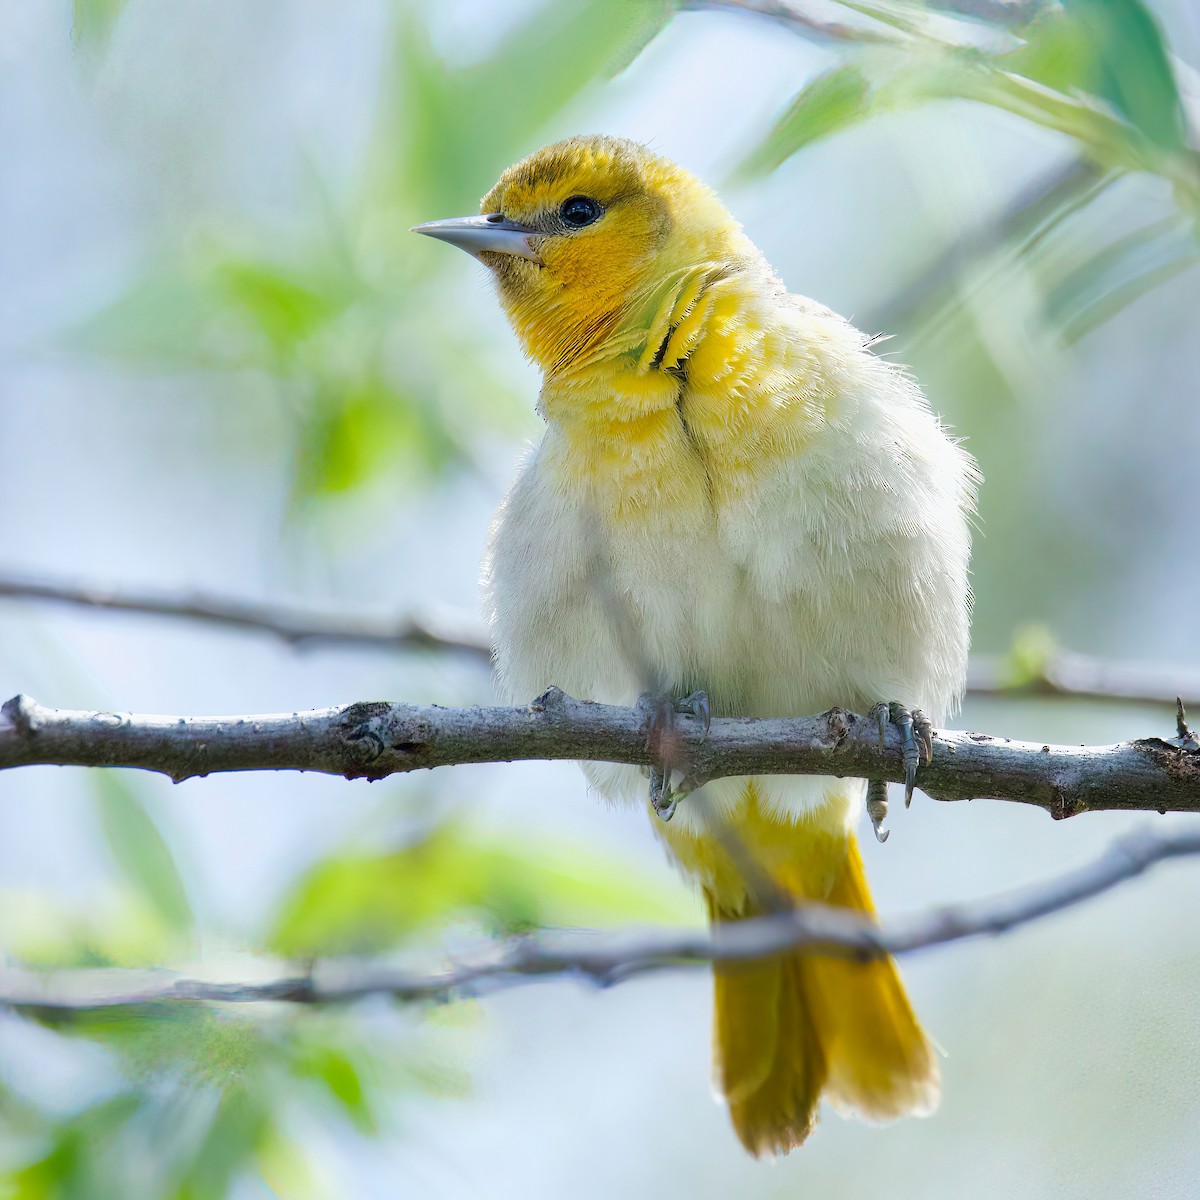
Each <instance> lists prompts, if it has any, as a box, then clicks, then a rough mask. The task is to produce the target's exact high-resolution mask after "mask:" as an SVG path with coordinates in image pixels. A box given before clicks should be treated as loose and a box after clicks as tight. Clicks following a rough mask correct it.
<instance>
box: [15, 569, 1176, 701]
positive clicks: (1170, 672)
mask: <svg viewBox="0 0 1200 1200" xmlns="http://www.w3.org/2000/svg"><path fill="white" fill-rule="evenodd" d="M0 599H9V600H16V601H32V602H34V603H49V604H59V605H64V606H67V607H73V608H85V609H90V610H93V611H98V612H116V613H134V614H140V615H145V616H155V617H165V618H170V619H176V620H185V621H191V622H196V623H199V624H201V625H215V626H220V627H224V628H230V629H239V630H243V631H245V632H248V633H259V634H266V635H267V636H269V637H275V638H278V639H280V640H281V641H283V642H284V643H285V644H287V645H289V646H295V647H305V648H307V647H311V646H321V645H324V646H359V647H366V648H369V649H372V650H382V651H387V652H409V651H438V652H446V653H451V654H461V655H464V656H465V657H467V658H468V659H469V660H472V661H474V662H477V663H479V664H480V665H484V666H490V664H491V654H490V651H489V649H488V644H487V638H486V636H485V634H484V632H483V630H482V629H480V628H479V627H478V626H477V625H476V624H475V623H474V622H472V620H471V619H470V618H469V617H466V616H463V615H461V614H445V613H443V614H441V615H439V616H437V617H428V616H426V617H415V616H402V617H393V618H390V619H389V618H373V617H369V616H365V615H354V614H350V615H345V614H338V613H331V612H317V611H313V610H311V609H310V610H304V609H300V608H296V607H292V606H288V605H286V604H277V603H262V602H258V601H253V600H243V599H239V598H236V597H221V596H211V595H204V594H194V595H175V594H171V593H166V592H137V591H132V590H128V589H121V588H113V587H107V586H102V585H99V584H86V583H71V582H64V581H54V580H47V579H36V578H33V577H32V576H23V575H0ZM967 694H968V695H969V696H986V697H1026V696H1046V697H1050V696H1055V697H1060V698H1069V699H1078V700H1089V701H1100V702H1104V701H1116V702H1119V703H1125V704H1152V705H1156V706H1162V705H1163V704H1166V703H1168V702H1169V701H1170V699H1171V697H1173V696H1176V695H1180V696H1182V697H1183V700H1184V702H1185V703H1187V704H1197V705H1200V677H1197V675H1196V674H1195V673H1194V672H1191V673H1189V672H1186V671H1183V670H1181V669H1179V668H1176V667H1154V666H1149V665H1139V664H1133V663H1111V662H1105V661H1104V660H1102V659H1098V658H1091V657H1089V656H1087V655H1083V654H1072V653H1068V652H1067V651H1055V652H1054V653H1052V654H1049V655H1047V657H1046V659H1045V661H1044V662H1042V663H1041V664H1039V665H1038V669H1037V670H1036V671H1035V672H1033V673H1032V674H1026V675H1023V676H1022V677H1021V678H1020V679H1017V680H1014V679H1012V678H1011V677H1010V672H1009V669H1008V666H1007V664H1006V662H1005V660H1004V659H1002V658H986V657H982V658H976V659H973V660H972V662H971V670H970V673H969V675H968V678H967Z"/></svg>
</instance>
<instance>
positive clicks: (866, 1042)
mask: <svg viewBox="0 0 1200 1200" xmlns="http://www.w3.org/2000/svg"><path fill="white" fill-rule="evenodd" d="M838 840H839V841H840V839H838ZM826 845H827V846H828V845H829V843H828V842H826ZM839 849H840V847H839ZM822 857H824V855H822ZM839 857H840V855H839ZM831 867H832V869H831V870H830V872H829V875H828V876H826V880H825V881H823V882H820V881H816V886H814V882H815V881H814V880H813V878H812V877H811V859H810V861H809V862H808V863H804V864H792V865H788V864H786V863H780V862H778V860H777V863H776V864H775V865H774V866H773V868H772V870H771V875H772V876H773V877H774V878H775V879H776V881H777V883H778V884H779V885H780V886H782V887H784V888H785V889H786V890H787V891H788V892H789V893H790V894H791V895H793V896H794V897H795V898H796V899H798V900H804V899H819V900H823V901H825V902H826V903H829V904H836V905H840V906H842V907H845V908H853V909H856V910H857V911H859V912H865V913H873V912H874V911H875V910H874V906H873V905H872V903H871V896H870V893H869V892H868V891H867V882H866V878H865V877H864V875H863V864H862V856H861V855H860V853H859V849H858V842H857V841H856V839H855V837H854V835H853V834H850V835H849V838H848V841H847V842H846V843H845V854H844V858H842V861H841V863H840V865H838V864H837V863H836V861H835V862H834V863H833V864H831ZM829 876H832V886H831V887H829V889H828V890H826V887H827V886H828V879H829ZM806 877H807V878H806ZM822 893H824V894H822ZM705 898H706V900H707V902H708V909H709V916H710V918H711V919H712V920H713V921H727V920H740V919H742V918H744V917H750V916H753V915H755V910H754V909H753V905H752V904H749V903H748V902H747V901H746V900H745V894H744V892H743V893H742V895H741V896H740V897H739V898H738V900H739V903H737V905H736V908H731V907H730V906H729V905H727V904H723V903H722V901H721V898H720V896H719V895H717V894H716V892H715V891H713V890H710V888H709V887H708V886H707V885H706V886H705ZM715 982H716V1003H715V1018H714V1030H713V1033H714V1043H715V1049H716V1065H717V1079H718V1082H719V1084H720V1086H721V1090H722V1091H723V1092H724V1094H725V1098H726V1100H727V1102H728V1104H729V1114H730V1116H731V1117H732V1119H733V1126H734V1129H735V1130H736V1131H737V1135H738V1137H739V1138H741V1140H742V1144H743V1145H744V1146H745V1147H746V1149H747V1150H749V1151H750V1152H751V1153H752V1154H770V1153H786V1152H787V1151H788V1150H790V1149H792V1148H793V1147H794V1146H798V1145H799V1144H800V1143H801V1142H803V1141H804V1139H805V1138H806V1137H807V1136H808V1133H809V1131H810V1130H811V1129H812V1127H813V1124H814V1122H815V1121H816V1116H817V1103H818V1101H819V1100H820V1097H821V1095H822V1093H824V1094H825V1095H826V1096H827V1097H828V1099H829V1100H830V1101H831V1102H832V1103H833V1105H834V1106H835V1107H836V1108H837V1109H838V1110H839V1111H842V1112H846V1113H853V1114H855V1115H857V1116H861V1117H864V1118H866V1119H868V1120H875V1121H886V1120H890V1119H891V1118H893V1117H899V1116H904V1115H909V1114H911V1115H918V1114H923V1113H928V1112H930V1111H931V1110H932V1109H933V1108H934V1107H935V1106H936V1104H937V1101H938V1089H939V1082H938V1065H937V1060H936V1059H935V1057H934V1053H933V1049H932V1047H931V1046H930V1044H929V1042H928V1040H927V1039H926V1037H925V1034H924V1032H923V1031H922V1029H921V1027H920V1025H918V1024H917V1019H916V1017H915V1016H914V1015H913V1011H912V1008H911V1006H910V1005H909V1002H908V997H907V996H906V995H905V993H904V985H903V984H902V983H901V981H900V975H899V972H898V971H897V970H896V965H895V963H894V962H893V961H892V960H891V959H890V958H885V959H876V960H873V961H871V962H865V963H860V962H852V961H850V960H848V959H841V958H833V957H828V956H822V955H816V954H802V953H797V954H788V955H783V956H780V957H778V958H774V959H771V960H769V961H766V962H757V963H742V964H720V965H718V967H717V970H716V975H715Z"/></svg>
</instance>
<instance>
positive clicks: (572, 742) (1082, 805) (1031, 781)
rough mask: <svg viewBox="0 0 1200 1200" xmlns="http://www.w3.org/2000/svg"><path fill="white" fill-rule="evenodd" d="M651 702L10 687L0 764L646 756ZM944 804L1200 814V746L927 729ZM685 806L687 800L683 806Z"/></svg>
mask: <svg viewBox="0 0 1200 1200" xmlns="http://www.w3.org/2000/svg"><path fill="white" fill-rule="evenodd" d="M651 717H652V714H651V713H649V712H648V711H646V710H643V709H635V708H618V707H615V706H613V705H607V704H593V703H589V702H586V701H581V700H575V699H573V698H572V697H570V696H567V695H565V694H564V693H563V692H561V691H559V690H558V689H557V688H551V689H550V690H549V691H548V692H546V693H545V694H544V695H543V696H540V697H538V699H537V700H535V701H534V702H533V703H532V704H530V705H529V706H528V707H526V708H501V707H486V708H485V707H480V708H442V707H440V706H438V705H428V706H419V705H413V704H393V703H388V702H385V701H375V702H364V703H358V704H350V705H346V706H344V707H341V708H325V709H314V710H311V711H308V712H300V713H291V714H270V715H260V716H234V717H177V716H139V715H131V714H125V713H112V712H87V711H74V710H70V709H54V708H46V707H44V706H42V705H40V704H38V703H37V702H36V701H34V700H31V699H30V698H29V697H26V696H16V697H14V698H13V699H12V700H9V701H8V702H7V703H6V704H5V705H4V706H3V708H0V769H4V768H8V767H20V766H33V765H38V764H43V765H44V764H55V765H60V766H90V767H133V768H138V769H142V770H148V771H158V772H161V773H162V774H165V775H168V776H170V777H171V778H172V779H174V780H175V781H176V782H181V781H182V780H185V779H189V778H192V777H194V776H203V775H209V774H213V773H216V772H222V771H288V770H290V771H318V772H322V773H324V774H328V775H341V776H344V777H345V778H347V779H384V778H386V777H387V776H389V775H395V774H400V773H403V772H407V771H417V770H424V769H428V768H432V767H444V766H452V765H456V764H465V763H486V762H510V761H513V760H517V759H583V760H591V761H601V762H622V763H633V764H638V765H641V766H647V767H649V766H652V765H654V764H655V763H656V761H657V760H656V756H655V754H654V753H653V752H652V750H651V748H650V747H651V742H652V740H653V739H652V738H651V736H650V720H651ZM676 728H677V735H678V738H679V753H678V755H677V756H675V761H676V762H677V763H679V764H681V765H685V766H686V770H687V773H688V775H689V776H691V778H692V779H693V780H694V781H696V782H703V781H705V780H709V779H716V778H720V777H723V776H731V775H781V774H782V775H836V776H842V777H855V778H868V779H886V780H889V781H891V782H900V781H902V780H903V778H904V769H903V765H902V762H901V751H900V741H899V735H898V734H897V732H896V730H895V729H892V728H889V729H887V730H886V731H885V733H884V736H883V738H882V739H881V737H880V734H879V730H878V726H877V725H876V723H875V722H874V721H872V720H870V719H868V718H865V717H862V716H859V715H857V714H855V713H850V712H845V711H843V710H841V709H836V708H835V709H831V710H830V711H829V712H827V713H823V714H821V715H820V716H816V717H799V718H794V719H782V718H738V717H725V718H718V719H715V720H714V721H713V722H712V726H711V729H710V730H709V732H708V734H707V736H705V735H704V732H703V726H702V723H701V721H700V720H699V719H697V718H695V717H691V716H686V715H681V716H679V717H678V718H677V725H676ZM917 783H918V785H919V786H920V787H921V789H922V790H923V791H924V792H925V793H926V794H927V795H929V796H931V797H933V798H934V799H936V800H970V799H974V798H977V797H994V798H997V799H1004V800H1012V801H1016V802H1018V803H1022V804H1032V805H1036V806H1037V807H1040V808H1044V809H1045V810H1046V811H1047V812H1049V813H1050V814H1051V815H1052V816H1054V817H1056V818H1063V817H1069V816H1074V815H1076V814H1078V813H1082V812H1095V811H1103V810H1133V811H1157V812H1198V811H1200V742H1197V740H1196V738H1195V735H1192V734H1190V733H1189V732H1188V731H1187V730H1186V727H1185V726H1184V725H1183V722H1182V720H1181V721H1180V727H1179V731H1178V736H1177V737H1176V738H1174V739H1163V738H1141V739H1138V740H1136V741H1130V742H1122V743H1119V744H1116V745H1109V746H1079V747H1075V746H1052V745H1049V744H1037V743H1032V742H1018V741H1014V740H1012V739H1010V738H1001V737H993V736H991V735H989V734H983V733H967V732H960V731H956V730H945V731H942V732H940V733H937V734H935V735H934V739H933V760H932V762H931V763H929V764H927V765H923V766H922V767H921V768H920V770H919V773H918V776H917ZM683 803H685V804H686V803H687V801H686V800H684V801H683Z"/></svg>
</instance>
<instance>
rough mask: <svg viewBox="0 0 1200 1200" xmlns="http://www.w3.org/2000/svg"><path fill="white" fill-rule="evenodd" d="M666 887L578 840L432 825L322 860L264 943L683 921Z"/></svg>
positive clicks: (300, 945) (313, 945)
mask: <svg viewBox="0 0 1200 1200" xmlns="http://www.w3.org/2000/svg"><path fill="white" fill-rule="evenodd" d="M688 911H689V909H688V906H687V905H686V904H685V903H684V902H683V901H682V898H681V895H680V894H679V893H676V892H675V891H674V889H672V890H671V891H669V892H668V891H665V890H664V889H661V888H658V887H655V886H653V885H651V884H649V883H647V882H645V881H644V880H642V879H641V878H640V877H639V876H638V875H637V874H636V873H634V872H631V871H630V870H629V867H628V866H627V865H626V864H623V863H621V862H614V861H612V860H610V859H607V858H605V857H603V856H600V855H596V854H594V853H592V852H590V851H588V850H586V849H583V848H581V847H577V846H565V845H561V844H554V843H549V842H542V841H530V840H529V839H523V840H522V841H521V842H510V841H508V840H507V839H504V838H501V837H492V838H481V837H479V836H472V835H469V834H467V833H465V832H464V831H462V830H461V829H459V828H458V827H457V826H455V825H444V826H439V827H437V828H435V829H433V830H431V831H429V832H428V833H426V834H425V835H423V836H422V837H421V838H419V839H418V840H417V841H415V842H414V843H412V844H411V845H408V846H405V847H404V848H402V849H400V850H397V851H394V852H392V853H390V854H383V855H354V854H347V855H344V856H340V857H337V858H332V859H327V860H325V861H324V862H322V863H320V864H318V865H317V866H316V867H315V868H314V869H313V870H312V871H311V872H310V873H309V874H308V875H307V876H306V877H304V878H303V879H302V880H301V881H300V883H299V884H298V885H297V887H296V888H295V889H294V890H293V891H292V893H291V895H290V896H288V897H287V899H286V900H285V902H284V904H283V906H282V908H281V910H280V912H279V914H278V917H277V919H276V921H275V926H274V930H273V932H272V933H271V935H270V944H271V946H272V947H273V948H274V949H276V950H277V951H279V952H280V953H282V954H284V955H288V956H293V957H300V956H308V955H319V954H334V953H368V952H371V951H377V950H381V949H384V948H387V947H389V946H393V945H396V944H398V943H400V942H403V941H404V940H406V939H408V938H410V937H412V936H413V935H414V934H416V933H419V932H428V931H436V930H437V929H438V928H440V927H441V926H443V925H445V924H446V923H447V922H448V921H450V920H451V919H454V918H460V917H463V916H474V917H476V918H478V919H483V920H484V921H485V923H487V924H489V925H491V926H492V927H494V928H497V929H499V930H506V931H507V930H516V929H528V928H531V927H534V926H537V925H548V924H599V923H604V922H610V921H617V920H623V919H640V920H646V921H651V920H671V919H675V920H680V919H685V917H686V914H687V913H688Z"/></svg>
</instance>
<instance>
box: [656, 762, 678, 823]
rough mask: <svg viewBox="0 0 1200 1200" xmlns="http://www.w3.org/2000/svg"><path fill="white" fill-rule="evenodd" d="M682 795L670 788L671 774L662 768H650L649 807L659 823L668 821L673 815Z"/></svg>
mask: <svg viewBox="0 0 1200 1200" xmlns="http://www.w3.org/2000/svg"><path fill="white" fill-rule="evenodd" d="M682 798H683V797H682V794H681V793H679V792H676V791H673V790H672V788H671V772H670V770H669V769H664V768H663V767H651V768H650V805H651V807H652V808H653V809H654V811H655V813H656V814H657V816H658V818H659V820H660V821H663V822H666V821H669V820H670V819H671V818H672V817H673V816H674V815H675V809H676V808H677V807H678V806H679V801H680V800H681V799H682Z"/></svg>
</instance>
